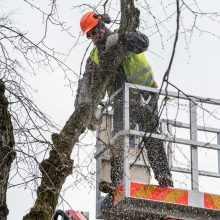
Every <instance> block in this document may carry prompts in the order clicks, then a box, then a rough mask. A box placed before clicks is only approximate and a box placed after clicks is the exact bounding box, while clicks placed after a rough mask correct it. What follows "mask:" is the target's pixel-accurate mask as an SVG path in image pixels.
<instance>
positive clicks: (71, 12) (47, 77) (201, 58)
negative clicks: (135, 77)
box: [0, 0, 220, 220]
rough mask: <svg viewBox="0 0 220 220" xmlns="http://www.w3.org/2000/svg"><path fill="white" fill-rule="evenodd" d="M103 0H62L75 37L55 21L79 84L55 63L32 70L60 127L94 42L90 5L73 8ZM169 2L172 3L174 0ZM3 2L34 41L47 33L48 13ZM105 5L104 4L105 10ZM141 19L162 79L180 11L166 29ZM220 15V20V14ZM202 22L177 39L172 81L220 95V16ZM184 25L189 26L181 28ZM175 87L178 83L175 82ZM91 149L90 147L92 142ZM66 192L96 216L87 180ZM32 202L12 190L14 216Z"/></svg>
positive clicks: (203, 4) (53, 35)
mask: <svg viewBox="0 0 220 220" xmlns="http://www.w3.org/2000/svg"><path fill="white" fill-rule="evenodd" d="M34 2H35V1H34ZM98 2H99V1H97V0H94V1H79V0H77V1H71V2H70V1H65V3H63V2H62V1H58V10H60V11H59V15H60V18H61V20H64V21H66V22H67V25H68V26H71V29H70V32H71V33H72V35H73V36H74V37H73V38H71V37H69V36H67V35H65V34H64V33H62V32H59V30H58V29H57V28H54V27H49V30H48V40H47V43H48V44H49V45H50V46H51V47H54V48H55V49H57V50H58V51H60V52H64V53H67V51H70V49H71V48H72V50H71V51H70V54H69V56H68V58H67V59H65V62H66V64H67V65H69V66H70V67H71V68H72V69H73V70H74V71H75V73H76V75H75V74H73V73H69V74H70V75H69V77H71V79H73V80H74V81H75V82H76V83H75V85H73V90H71V89H70V88H69V86H68V81H67V80H66V79H65V77H64V74H63V72H62V71H61V70H60V69H59V68H58V67H55V66H54V69H55V71H54V72H50V71H44V70H42V69H40V70H39V75H38V76H28V81H29V82H30V84H31V85H32V86H33V88H34V89H36V90H37V93H36V94H35V95H34V97H35V100H36V102H37V103H38V105H39V106H40V108H41V109H42V110H43V111H44V112H46V113H47V114H48V115H49V116H50V117H51V118H52V119H53V120H54V121H55V122H56V123H58V124H59V125H60V128H62V126H63V125H64V123H65V122H66V120H67V119H68V117H69V116H70V114H71V113H72V112H73V110H74V99H75V90H76V88H77V79H78V78H79V75H80V63H81V60H82V57H83V54H84V52H85V50H86V48H87V46H88V45H89V42H88V40H87V39H86V38H85V36H81V37H80V38H79V41H77V39H78V36H79V34H80V27H79V20H80V17H81V15H82V12H83V9H84V8H83V7H81V8H74V9H73V6H77V5H79V4H83V3H85V4H89V3H91V4H92V5H93V6H94V5H95V4H96V3H98ZM116 2H117V1H116ZM160 2H161V1H158V2H156V3H152V5H151V10H152V12H153V13H155V15H156V16H158V17H159V18H160V20H163V19H164V18H166V13H164V10H163V8H162V7H161V4H160ZM169 2H171V3H172V1H169ZM187 2H190V1H187ZM192 2H193V1H192ZM36 3H38V4H40V5H43V4H42V2H41V1H36ZM138 3H139V4H140V5H142V6H144V7H145V4H144V1H138ZM199 3H200V5H199V6H200V8H201V9H202V10H203V9H204V10H206V11H208V12H210V11H220V2H219V1H218V0H215V1H214V0H210V1H209V2H208V3H207V1H205V0H199ZM0 5H1V7H0V10H1V13H11V15H10V17H11V19H12V20H13V21H14V25H15V26H17V27H19V28H21V30H24V31H27V34H28V36H29V37H30V38H32V39H33V41H35V42H37V41H38V40H39V39H40V38H41V37H42V35H43V31H44V29H43V28H42V19H41V17H40V14H39V13H38V12H36V11H34V10H32V9H31V8H30V7H29V6H27V5H26V4H25V3H24V2H23V1H22V0H17V1H14V0H2V1H0ZM113 5H114V7H113ZM118 7H119V4H118V3H117V4H116V6H115V4H113V3H112V6H111V8H110V12H109V13H110V15H111V16H112V17H114V16H116V14H117V10H116V9H118ZM139 7H140V6H139ZM101 9H102V8H101V7H100V10H101ZM174 9H175V5H172V4H171V5H169V7H168V6H167V7H166V12H167V13H168V14H169V13H171V12H172V11H173V10H174ZM182 16H183V20H181V22H183V23H182V24H184V26H185V27H187V28H189V27H190V25H191V23H192V19H193V16H192V15H191V14H190V13H189V12H187V11H184V12H183V15H182ZM148 19H149V20H148ZM216 19H218V18H216ZM141 20H142V24H141V28H140V30H141V31H143V32H144V33H145V34H146V35H147V36H149V39H150V47H149V51H148V52H147V53H146V55H147V56H148V59H149V61H150V63H151V65H152V68H153V70H154V74H155V79H156V81H157V82H158V83H159V84H160V83H161V81H162V77H163V74H164V72H165V70H166V68H167V66H168V61H169V59H170V56H171V49H172V48H171V46H172V44H173V40H174V38H173V37H174V36H173V34H174V30H175V29H174V28H175V16H174V17H173V19H170V20H168V21H167V22H164V23H163V25H161V26H160V33H161V35H160V34H155V31H156V28H155V27H154V28H151V26H152V25H153V21H152V19H151V18H150V17H149V16H148V12H147V11H146V10H143V9H142V10H141ZM218 20H219V21H220V19H218ZM197 22H198V23H197V24H198V26H199V27H200V28H202V29H204V30H206V31H207V32H210V33H203V34H201V33H200V32H199V31H198V30H194V31H195V32H194V33H193V35H192V37H191V38H190V33H187V34H186V35H184V34H182V35H181V36H180V39H179V42H178V45H177V53H176V56H175V60H174V64H173V66H172V70H171V73H170V81H171V82H172V83H173V84H175V85H176V86H177V87H178V88H180V89H181V90H183V91H184V92H185V93H189V94H193V95H199V96H204V97H212V98H217V99H220V92H219V88H220V87H219V83H220V67H219V58H220V39H219V37H217V35H220V25H219V22H213V21H211V20H209V19H207V18H204V17H203V18H199V16H198V20H197ZM115 28H117V26H115ZM181 31H183V30H182V29H181ZM214 35H216V36H214ZM189 42H190V44H189ZM76 43H77V44H76ZM171 90H174V89H172V88H171ZM207 120H208V119H207ZM209 123H211V122H209ZM218 125H220V124H219V122H218V121H215V122H214V126H218ZM94 137H95V134H94V133H91V132H90V133H89V135H87V136H86V138H84V140H83V141H84V142H86V143H94ZM201 138H202V137H201ZM76 149H77V148H76ZM85 150H88V147H87V148H86V149H85ZM90 150H91V152H92V151H93V148H92V147H91V148H90ZM90 150H89V152H90ZM204 157H206V159H205V160H206V162H208V164H210V163H212V162H213V161H209V159H210V158H212V157H209V155H208V153H207V152H206V153H204ZM215 159H216V158H215ZM215 166H216V165H215ZM73 181H74V177H73V178H68V180H67V183H66V184H65V186H64V188H66V187H67V186H69V185H70V184H71V182H73ZM210 182H213V184H214V185H215V183H214V182H215V181H212V180H210ZM204 187H205V186H204ZM215 187H216V185H215ZM208 190H209V191H212V186H210V188H209V189H207V191H208ZM216 190H217V188H215V192H216ZM218 190H219V191H218V193H220V189H218ZM64 198H65V200H66V201H67V202H68V203H69V204H70V205H71V206H72V207H73V208H74V209H76V210H83V211H89V212H90V213H91V219H92V220H93V219H94V212H95V206H94V205H95V193H94V190H91V189H90V188H89V187H86V185H83V186H81V187H79V188H78V189H73V188H69V189H68V190H67V191H66V192H65V194H64ZM32 203H33V199H32V197H31V196H30V193H29V190H28V189H26V190H24V189H23V188H16V189H11V190H10V191H9V193H8V204H9V209H10V214H9V220H14V219H21V217H22V216H23V215H24V213H26V212H27V211H28V209H29V208H30V207H31V205H32ZM66 207H67V205H66V204H65V208H66Z"/></svg>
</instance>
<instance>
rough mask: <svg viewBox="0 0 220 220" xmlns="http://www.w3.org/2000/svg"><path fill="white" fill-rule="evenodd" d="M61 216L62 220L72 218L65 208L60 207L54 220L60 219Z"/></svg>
mask: <svg viewBox="0 0 220 220" xmlns="http://www.w3.org/2000/svg"><path fill="white" fill-rule="evenodd" d="M59 216H61V217H62V218H63V219H62V220H71V219H70V217H69V216H68V215H67V214H66V212H64V211H63V210H60V209H58V210H57V211H56V212H55V214H54V217H53V220H58V217H59Z"/></svg>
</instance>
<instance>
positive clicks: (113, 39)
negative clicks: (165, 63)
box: [106, 32, 149, 54]
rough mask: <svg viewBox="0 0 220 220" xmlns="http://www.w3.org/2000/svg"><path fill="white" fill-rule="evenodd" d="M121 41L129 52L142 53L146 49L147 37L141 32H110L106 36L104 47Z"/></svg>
mask: <svg viewBox="0 0 220 220" xmlns="http://www.w3.org/2000/svg"><path fill="white" fill-rule="evenodd" d="M117 43H121V44H123V45H124V46H126V47H127V49H128V50H129V52H133V53H137V54H138V53H142V52H144V51H146V50H147V48H148V46H149V40H148V37H147V36H146V35H144V34H142V33H141V32H125V33H122V34H118V33H116V34H112V35H110V36H109V37H108V38H107V41H106V49H107V50H108V49H109V48H110V47H111V46H113V45H115V44H117Z"/></svg>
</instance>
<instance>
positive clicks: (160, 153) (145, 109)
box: [137, 95, 173, 187]
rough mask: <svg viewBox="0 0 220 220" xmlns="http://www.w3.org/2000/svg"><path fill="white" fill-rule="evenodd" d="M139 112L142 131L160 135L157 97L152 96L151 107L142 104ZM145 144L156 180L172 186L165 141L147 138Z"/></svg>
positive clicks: (161, 183) (163, 184)
mask: <svg viewBox="0 0 220 220" xmlns="http://www.w3.org/2000/svg"><path fill="white" fill-rule="evenodd" d="M146 99H147V97H146ZM139 112H141V114H139V116H138V118H137V120H138V122H139V123H138V124H139V126H140V129H141V130H144V131H147V132H149V133H158V131H157V128H158V125H159V117H158V110H157V97H156V96H154V95H152V98H151V101H150V102H149V106H143V105H142V104H141V103H140V106H139ZM144 143H145V148H146V150H147V155H148V160H149V162H150V165H151V168H152V169H153V172H154V175H155V178H156V179H157V180H158V182H159V184H160V185H161V186H165V187H166V186H172V185H173V183H172V178H171V176H172V175H171V172H170V170H169V166H168V162H167V157H166V152H165V149H164V145H163V141H162V140H158V139H154V138H151V137H150V138H147V137H145V138H144Z"/></svg>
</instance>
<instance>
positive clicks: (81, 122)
mask: <svg viewBox="0 0 220 220" xmlns="http://www.w3.org/2000/svg"><path fill="white" fill-rule="evenodd" d="M121 9H122V18H121V20H123V21H124V20H126V19H127V18H129V21H130V22H128V23H123V24H121V25H120V32H124V31H126V30H128V31H131V30H135V28H136V27H138V25H139V10H138V9H136V8H135V7H134V4H133V1H123V0H121ZM125 24H126V25H125ZM124 54H126V49H125V48H124V47H123V46H122V45H116V46H114V47H112V48H111V49H110V50H109V51H107V52H105V53H103V54H102V56H101V58H100V65H99V67H97V69H96V70H95V71H94V75H93V77H94V79H93V85H90V88H89V89H90V91H91V94H92V95H91V97H92V99H91V104H90V105H84V106H82V105H81V106H78V107H77V108H76V109H75V111H74V112H73V114H72V115H71V116H70V118H69V120H68V121H67V122H66V124H65V126H64V128H63V129H62V131H61V132H60V134H53V135H52V141H53V149H52V150H51V151H50V155H49V158H48V159H46V160H44V161H42V163H41V165H40V170H41V172H42V180H41V185H40V186H39V188H38V190H37V199H36V202H35V205H34V207H33V208H32V209H31V211H30V213H29V214H27V215H26V216H24V218H23V220H49V219H51V218H52V216H53V213H54V211H55V208H56V206H57V202H58V198H59V194H60V191H61V188H62V185H63V183H64V182H65V179H66V177H67V176H68V175H69V174H71V173H72V167H73V161H72V160H71V158H70V155H71V152H72V149H73V147H74V145H75V144H76V143H77V141H78V138H79V136H80V135H81V134H82V133H83V132H84V131H85V129H86V127H87V125H88V123H89V122H90V121H91V120H92V118H93V114H94V111H95V110H96V107H97V106H98V104H99V103H100V102H101V100H102V98H103V97H104V95H105V92H106V89H107V87H108V86H109V85H110V83H111V82H112V81H113V79H114V77H115V72H117V69H118V66H119V64H120V63H121V61H122V59H123V57H124ZM93 94H94V95H93Z"/></svg>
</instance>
